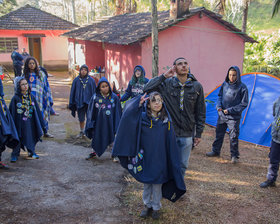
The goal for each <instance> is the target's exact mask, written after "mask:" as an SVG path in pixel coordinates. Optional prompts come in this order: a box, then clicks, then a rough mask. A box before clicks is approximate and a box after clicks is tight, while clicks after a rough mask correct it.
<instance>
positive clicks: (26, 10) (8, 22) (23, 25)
mask: <svg viewBox="0 0 280 224" xmlns="http://www.w3.org/2000/svg"><path fill="white" fill-rule="evenodd" d="M76 27H78V25H75V24H73V23H71V22H68V21H66V20H64V19H61V18H59V17H57V16H54V15H52V14H50V13H47V12H44V11H42V10H40V9H37V8H35V7H32V6H30V5H25V6H24V7H21V8H19V9H17V10H15V11H12V12H10V13H8V14H6V15H4V16H2V17H0V29H4V30H71V29H73V28H76Z"/></svg>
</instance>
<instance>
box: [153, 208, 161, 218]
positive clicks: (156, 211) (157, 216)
mask: <svg viewBox="0 0 280 224" xmlns="http://www.w3.org/2000/svg"><path fill="white" fill-rule="evenodd" d="M159 217H160V213H159V210H153V212H152V218H153V219H154V220H158V219H159Z"/></svg>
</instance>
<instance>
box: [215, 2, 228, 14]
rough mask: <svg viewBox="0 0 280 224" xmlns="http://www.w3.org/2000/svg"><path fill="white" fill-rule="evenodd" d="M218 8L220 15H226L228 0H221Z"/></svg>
mask: <svg viewBox="0 0 280 224" xmlns="http://www.w3.org/2000/svg"><path fill="white" fill-rule="evenodd" d="M217 8H218V13H219V14H220V15H222V16H224V15H225V10H226V0H219V1H218V5H217Z"/></svg>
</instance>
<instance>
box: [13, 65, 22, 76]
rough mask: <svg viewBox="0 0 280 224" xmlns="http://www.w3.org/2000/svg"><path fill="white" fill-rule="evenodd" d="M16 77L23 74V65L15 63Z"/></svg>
mask: <svg viewBox="0 0 280 224" xmlns="http://www.w3.org/2000/svg"><path fill="white" fill-rule="evenodd" d="M14 73H15V77H17V76H21V65H14Z"/></svg>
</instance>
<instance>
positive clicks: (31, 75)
mask: <svg viewBox="0 0 280 224" xmlns="http://www.w3.org/2000/svg"><path fill="white" fill-rule="evenodd" d="M23 76H24V77H25V79H26V80H27V82H28V84H29V86H30V88H31V94H32V95H33V96H34V97H35V99H36V101H37V103H38V105H39V107H40V110H41V112H42V116H43V119H44V122H45V127H46V128H45V129H43V130H44V137H47V138H53V137H54V136H53V135H52V134H50V133H49V132H48V129H49V126H48V124H49V120H50V110H51V103H52V102H53V99H52V93H51V88H50V85H49V82H48V79H47V76H46V74H45V73H44V72H43V71H42V70H40V69H39V66H38V62H37V60H36V59H35V58H34V57H28V58H26V60H25V63H24V69H23Z"/></svg>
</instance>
